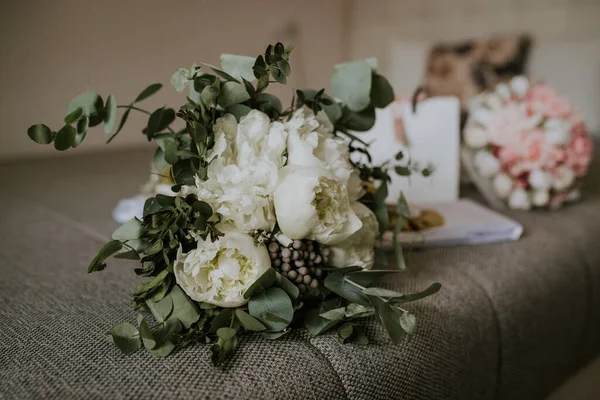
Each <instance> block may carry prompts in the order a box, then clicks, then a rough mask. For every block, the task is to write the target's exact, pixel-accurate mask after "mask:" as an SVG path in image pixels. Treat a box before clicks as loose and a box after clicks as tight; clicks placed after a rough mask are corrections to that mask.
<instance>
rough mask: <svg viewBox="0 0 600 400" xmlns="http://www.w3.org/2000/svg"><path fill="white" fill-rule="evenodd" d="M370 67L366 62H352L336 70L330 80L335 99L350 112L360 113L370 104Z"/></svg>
mask: <svg viewBox="0 0 600 400" xmlns="http://www.w3.org/2000/svg"><path fill="white" fill-rule="evenodd" d="M371 75H372V73H371V67H370V66H369V64H368V63H367V62H366V61H354V62H350V63H347V64H344V65H343V66H342V67H340V68H339V69H337V70H336V71H335V72H334V74H333V77H332V78H331V89H332V90H333V94H334V96H335V97H337V98H339V99H340V100H341V101H342V102H344V103H345V104H346V105H347V106H348V108H349V109H350V110H351V111H356V112H359V111H362V110H364V109H365V108H367V107H368V106H369V104H370V102H371V99H370V93H371Z"/></svg>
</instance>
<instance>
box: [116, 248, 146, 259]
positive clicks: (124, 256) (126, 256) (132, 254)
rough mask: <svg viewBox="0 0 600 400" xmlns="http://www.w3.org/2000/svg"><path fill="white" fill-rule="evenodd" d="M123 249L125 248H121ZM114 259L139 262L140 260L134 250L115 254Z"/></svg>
mask: <svg viewBox="0 0 600 400" xmlns="http://www.w3.org/2000/svg"><path fill="white" fill-rule="evenodd" d="M123 249H125V248H123ZM114 257H115V258H118V259H119V260H139V259H140V255H139V253H138V252H137V251H135V250H128V251H121V252H120V253H117V254H115V255H114Z"/></svg>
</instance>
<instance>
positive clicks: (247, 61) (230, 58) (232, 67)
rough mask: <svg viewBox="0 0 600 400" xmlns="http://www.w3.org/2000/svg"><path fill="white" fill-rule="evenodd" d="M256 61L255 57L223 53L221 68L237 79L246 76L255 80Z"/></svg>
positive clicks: (250, 79) (247, 78)
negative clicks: (253, 68)
mask: <svg viewBox="0 0 600 400" xmlns="http://www.w3.org/2000/svg"><path fill="white" fill-rule="evenodd" d="M255 61H256V59H255V58H254V57H247V56H238V55H235V54H221V69H222V70H223V71H225V73H227V74H229V75H231V76H232V77H234V78H235V79H238V80H241V79H242V78H244V79H246V80H248V81H253V80H254V79H255V77H254V72H253V71H252V67H253V66H254V62H255Z"/></svg>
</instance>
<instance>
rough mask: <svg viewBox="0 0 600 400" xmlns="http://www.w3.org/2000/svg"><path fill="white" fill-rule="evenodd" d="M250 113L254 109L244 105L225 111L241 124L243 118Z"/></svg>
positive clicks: (233, 106) (234, 106)
mask: <svg viewBox="0 0 600 400" xmlns="http://www.w3.org/2000/svg"><path fill="white" fill-rule="evenodd" d="M250 111H252V109H251V108H250V107H248V106H245V105H243V104H234V105H232V106H229V107H227V108H226V109H225V113H227V114H231V115H233V116H234V117H235V119H236V120H237V122H240V120H241V119H242V117H245V116H246V115H248V113H249V112H250Z"/></svg>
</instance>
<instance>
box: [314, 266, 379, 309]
mask: <svg viewBox="0 0 600 400" xmlns="http://www.w3.org/2000/svg"><path fill="white" fill-rule="evenodd" d="M325 287H326V288H327V289H329V290H331V291H332V292H334V293H335V294H337V295H338V296H341V297H343V298H345V299H347V300H350V301H351V302H353V303H358V304H361V305H363V306H368V305H370V303H369V299H368V298H367V296H365V295H364V294H362V292H361V290H360V289H359V288H358V287H356V286H354V285H352V284H351V283H348V282H346V275H345V274H342V273H339V272H334V273H331V274H329V275H327V278H325Z"/></svg>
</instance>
